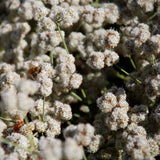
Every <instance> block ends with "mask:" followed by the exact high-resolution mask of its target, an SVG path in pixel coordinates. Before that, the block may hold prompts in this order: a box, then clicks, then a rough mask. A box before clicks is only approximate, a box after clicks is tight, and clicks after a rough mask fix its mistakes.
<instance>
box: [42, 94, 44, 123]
mask: <svg viewBox="0 0 160 160" xmlns="http://www.w3.org/2000/svg"><path fill="white" fill-rule="evenodd" d="M44 107H45V97H43V115H42V121H43V122H44V109H45V108H44Z"/></svg>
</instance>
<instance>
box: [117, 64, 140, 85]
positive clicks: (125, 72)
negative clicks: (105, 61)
mask: <svg viewBox="0 0 160 160" xmlns="http://www.w3.org/2000/svg"><path fill="white" fill-rule="evenodd" d="M115 66H116V67H117V68H118V69H120V70H121V71H122V72H123V73H124V74H126V75H127V76H130V77H131V78H132V79H134V80H135V81H137V82H138V83H139V84H142V82H141V81H140V80H139V79H137V78H135V77H133V76H132V75H130V74H129V73H128V72H127V71H125V70H124V69H122V68H121V67H119V66H118V65H115Z"/></svg>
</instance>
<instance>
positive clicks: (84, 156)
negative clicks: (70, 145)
mask: <svg viewBox="0 0 160 160" xmlns="http://www.w3.org/2000/svg"><path fill="white" fill-rule="evenodd" d="M83 159H84V160H87V157H86V154H85V151H84V148H83Z"/></svg>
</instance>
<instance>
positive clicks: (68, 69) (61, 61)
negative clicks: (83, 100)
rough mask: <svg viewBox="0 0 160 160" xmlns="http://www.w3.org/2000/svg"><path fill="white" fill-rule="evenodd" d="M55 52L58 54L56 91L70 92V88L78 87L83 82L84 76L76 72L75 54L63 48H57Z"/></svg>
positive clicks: (58, 92) (59, 92)
mask: <svg viewBox="0 0 160 160" xmlns="http://www.w3.org/2000/svg"><path fill="white" fill-rule="evenodd" d="M55 52H56V54H58V56H57V59H56V61H57V65H56V67H55V70H56V79H55V83H56V86H55V88H54V90H55V92H56V93H57V94H61V92H68V91H69V90H70V89H78V88H79V86H80V85H81V83H82V76H81V75H80V74H78V73H76V66H75V64H74V63H75V58H74V56H73V55H71V54H67V53H66V51H65V50H64V49H62V48H56V49H55Z"/></svg>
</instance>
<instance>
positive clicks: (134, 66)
mask: <svg viewBox="0 0 160 160" xmlns="http://www.w3.org/2000/svg"><path fill="white" fill-rule="evenodd" d="M129 60H130V62H131V64H132V66H133V68H134V69H135V70H136V65H135V63H134V61H133V59H132V57H131V55H129Z"/></svg>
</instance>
